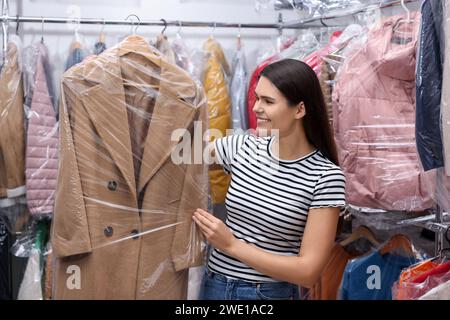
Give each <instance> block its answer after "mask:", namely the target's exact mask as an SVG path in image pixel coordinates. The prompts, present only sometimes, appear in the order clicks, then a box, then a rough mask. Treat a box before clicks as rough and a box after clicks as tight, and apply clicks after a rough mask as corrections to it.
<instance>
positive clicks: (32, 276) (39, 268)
mask: <svg viewBox="0 0 450 320" xmlns="http://www.w3.org/2000/svg"><path fill="white" fill-rule="evenodd" d="M36 226H37V227H36V230H35V231H34V232H35V234H33V235H32V236H33V237H34V239H33V240H32V241H33V243H32V248H31V250H30V253H29V258H28V262H27V266H26V269H25V273H24V276H23V279H22V282H21V283H20V288H19V292H18V294H17V300H43V299H44V297H43V291H42V274H43V266H44V264H43V263H42V251H43V249H44V247H43V244H44V241H45V239H46V237H47V225H46V222H45V221H42V222H38V223H37V225H36Z"/></svg>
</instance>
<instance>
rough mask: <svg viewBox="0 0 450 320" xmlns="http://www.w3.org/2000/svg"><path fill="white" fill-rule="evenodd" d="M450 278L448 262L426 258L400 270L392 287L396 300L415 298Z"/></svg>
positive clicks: (449, 264)
mask: <svg viewBox="0 0 450 320" xmlns="http://www.w3.org/2000/svg"><path fill="white" fill-rule="evenodd" d="M449 280H450V262H439V261H437V262H434V261H432V260H426V261H424V262H422V263H420V264H418V265H416V266H412V267H411V268H408V269H406V270H404V271H403V272H402V274H401V275H400V279H399V281H397V282H396V283H395V284H394V285H393V288H392V292H393V297H394V299H396V300H415V299H419V298H420V297H421V296H424V295H426V294H427V292H430V291H431V290H433V289H434V288H436V287H437V286H439V285H441V284H443V283H445V282H447V281H449Z"/></svg>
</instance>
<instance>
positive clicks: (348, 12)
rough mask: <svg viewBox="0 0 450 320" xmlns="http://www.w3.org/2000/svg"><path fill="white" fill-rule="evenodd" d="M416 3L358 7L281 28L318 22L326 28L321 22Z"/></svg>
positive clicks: (389, 3) (408, 0) (295, 22)
mask: <svg viewBox="0 0 450 320" xmlns="http://www.w3.org/2000/svg"><path fill="white" fill-rule="evenodd" d="M418 1H419V0H403V1H402V0H395V1H390V2H385V3H381V4H372V5H368V6H360V7H357V8H355V9H353V10H346V11H344V12H342V13H336V14H333V13H330V14H324V15H322V16H319V17H313V18H307V19H303V20H300V21H293V22H286V23H284V24H283V27H284V28H295V27H299V26H305V25H310V24H311V23H314V22H320V23H321V24H322V26H325V27H328V25H326V24H325V23H324V22H323V20H333V19H338V18H344V17H348V16H353V15H356V14H358V13H362V12H365V11H369V10H375V9H385V8H390V7H395V6H399V5H403V4H408V3H413V2H418ZM330 27H332V26H330Z"/></svg>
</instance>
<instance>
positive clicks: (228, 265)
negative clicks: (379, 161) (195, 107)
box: [208, 135, 345, 282]
mask: <svg viewBox="0 0 450 320" xmlns="http://www.w3.org/2000/svg"><path fill="white" fill-rule="evenodd" d="M273 141H274V139H273V137H256V136H253V135H231V136H227V137H224V138H221V139H217V140H215V153H216V158H217V159H218V161H219V163H220V164H221V165H222V166H223V168H224V170H225V172H227V173H229V174H231V183H230V187H229V189H228V193H227V196H226V200H225V205H226V208H227V219H226V225H227V226H228V227H229V228H230V229H231V230H232V232H233V234H234V236H235V237H236V238H238V239H240V240H241V241H245V242H247V243H251V244H253V245H255V246H257V247H258V248H260V249H263V250H265V251H268V252H271V253H275V254H280V255H286V256H293V255H298V253H299V250H300V243H301V240H302V236H303V231H304V228H305V224H306V219H307V217H308V210H309V209H312V208H320V207H344V206H345V178H344V174H343V173H342V171H341V169H340V168H339V167H338V166H336V165H335V164H333V163H332V162H331V161H330V160H328V159H327V158H325V156H323V154H322V153H321V152H320V151H319V150H316V151H314V152H312V153H311V154H308V155H306V156H304V157H302V158H300V159H296V160H292V161H286V160H280V159H278V158H277V157H276V156H275V155H274V154H273V153H272V152H271V150H272V148H271V147H272V143H273ZM208 268H209V269H210V270H211V271H213V272H217V273H220V274H223V275H225V276H227V277H230V278H234V279H241V280H245V281H250V282H256V281H269V282H271V281H277V280H275V279H272V278H271V277H269V276H266V275H263V274H262V273H260V272H258V271H256V270H254V269H253V268H251V267H249V266H247V265H246V264H244V263H242V262H240V261H239V260H237V259H235V258H233V257H231V256H229V255H227V254H225V253H223V252H221V251H220V250H218V249H213V250H212V251H211V254H210V257H209V261H208Z"/></svg>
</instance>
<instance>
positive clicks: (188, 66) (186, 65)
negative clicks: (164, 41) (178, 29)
mask: <svg viewBox="0 0 450 320" xmlns="http://www.w3.org/2000/svg"><path fill="white" fill-rule="evenodd" d="M171 47H172V51H173V53H174V55H175V61H176V64H177V66H179V67H180V68H182V69H184V70H186V71H187V72H188V73H189V74H190V76H191V77H194V78H195V80H199V79H197V74H198V73H197V70H196V66H195V65H194V63H193V62H192V59H191V52H190V51H189V49H188V47H187V46H186V44H185V43H184V41H183V38H182V37H181V35H180V34H179V33H177V34H176V36H175V39H174V40H173V41H172V43H171Z"/></svg>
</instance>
